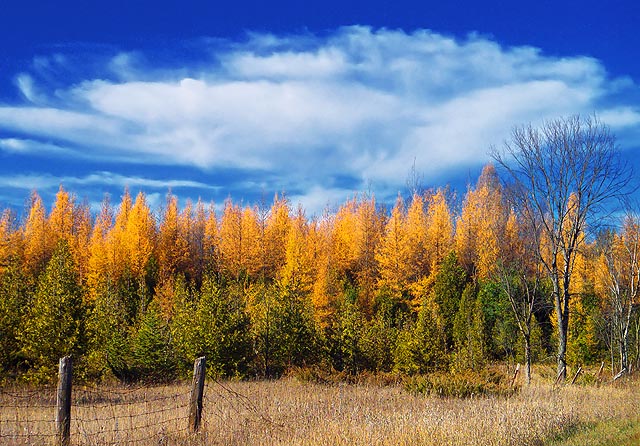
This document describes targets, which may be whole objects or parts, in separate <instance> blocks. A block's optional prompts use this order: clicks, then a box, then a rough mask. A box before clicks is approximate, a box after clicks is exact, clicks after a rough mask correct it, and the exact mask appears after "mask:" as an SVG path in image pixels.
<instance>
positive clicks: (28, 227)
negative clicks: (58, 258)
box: [23, 191, 53, 275]
mask: <svg viewBox="0 0 640 446" xmlns="http://www.w3.org/2000/svg"><path fill="white" fill-rule="evenodd" d="M23 234H24V235H23V237H24V265H25V269H26V270H27V272H28V273H29V274H32V275H38V274H39V273H40V272H42V271H43V270H44V268H45V266H46V264H47V261H48V260H49V258H50V257H51V254H52V253H53V245H52V239H51V236H50V235H49V222H48V221H47V215H46V211H45V209H44V204H43V203H42V199H41V198H40V195H38V193H37V192H35V191H34V192H33V193H32V194H31V206H30V207H29V215H28V216H27V220H26V222H25V225H24V230H23Z"/></svg>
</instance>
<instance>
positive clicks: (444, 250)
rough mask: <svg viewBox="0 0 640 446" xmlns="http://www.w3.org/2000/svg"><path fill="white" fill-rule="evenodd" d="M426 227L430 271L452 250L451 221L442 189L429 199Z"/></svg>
mask: <svg viewBox="0 0 640 446" xmlns="http://www.w3.org/2000/svg"><path fill="white" fill-rule="evenodd" d="M426 226H427V231H426V232H427V233H426V242H425V244H426V249H427V252H428V259H429V260H428V261H429V269H430V271H431V270H432V269H433V268H434V267H436V266H437V265H440V263H442V260H443V259H444V258H445V257H446V256H447V255H448V254H449V253H450V252H451V251H452V250H453V220H452V215H451V210H450V208H449V204H448V203H447V199H446V193H445V190H443V189H438V190H437V192H436V193H435V194H433V195H431V196H430V197H429V200H428V208H427V223H426Z"/></svg>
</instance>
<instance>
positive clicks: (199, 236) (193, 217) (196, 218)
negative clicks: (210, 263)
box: [180, 199, 208, 285]
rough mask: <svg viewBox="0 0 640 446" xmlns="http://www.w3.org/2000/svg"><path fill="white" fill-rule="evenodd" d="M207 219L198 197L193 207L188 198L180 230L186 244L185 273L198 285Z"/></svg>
mask: <svg viewBox="0 0 640 446" xmlns="http://www.w3.org/2000/svg"><path fill="white" fill-rule="evenodd" d="M207 219H208V216H207V211H206V209H205V206H204V203H203V202H202V200H200V199H198V202H197V203H196V205H195V208H194V207H193V204H192V203H191V201H190V200H189V201H187V204H186V206H185V208H184V210H183V211H182V214H181V216H180V227H181V231H182V232H183V233H184V234H186V237H187V245H188V256H187V267H186V268H187V274H188V276H189V277H190V278H191V279H193V280H195V282H196V283H197V284H198V285H199V284H201V283H202V277H203V274H204V270H205V253H206V249H205V240H206V236H205V234H206V227H207Z"/></svg>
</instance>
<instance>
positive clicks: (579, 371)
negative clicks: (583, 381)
mask: <svg viewBox="0 0 640 446" xmlns="http://www.w3.org/2000/svg"><path fill="white" fill-rule="evenodd" d="M581 372H582V366H579V367H578V371H577V372H576V374H575V375H574V376H573V379H572V380H571V384H575V383H576V379H578V376H579V375H580V373H581Z"/></svg>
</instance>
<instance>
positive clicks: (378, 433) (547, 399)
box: [0, 374, 640, 446]
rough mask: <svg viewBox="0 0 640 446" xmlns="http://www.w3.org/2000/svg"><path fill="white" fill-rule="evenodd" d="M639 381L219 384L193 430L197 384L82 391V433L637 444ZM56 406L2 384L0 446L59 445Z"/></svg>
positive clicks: (136, 439) (78, 391)
mask: <svg viewBox="0 0 640 446" xmlns="http://www.w3.org/2000/svg"><path fill="white" fill-rule="evenodd" d="M587 381H588V380H587V379H585V380H584V382H587ZM638 384H639V382H638V379H637V378H636V377H631V378H626V379H623V380H620V381H618V382H615V383H603V384H602V385H596V384H595V383H591V384H584V383H583V384H575V385H570V384H566V385H562V386H556V385H553V383H552V382H551V380H549V379H545V378H542V377H541V376H540V375H538V374H536V375H535V376H534V381H533V384H532V385H531V386H523V387H521V388H520V390H519V391H517V392H516V393H514V394H513V395H511V396H482V397H471V398H465V399H460V398H440V397H435V396H424V395H417V394H413V393H411V392H409V391H407V390H406V388H405V387H403V385H402V383H399V382H397V383H393V382H392V383H382V382H373V381H371V382H363V383H360V384H347V383H324V384H320V383H314V382H303V381H302V380H300V379H299V378H296V377H294V376H290V377H285V378H282V379H279V380H272V381H213V380H208V381H207V383H206V388H205V399H204V414H203V424H202V428H201V430H200V431H199V432H198V433H197V434H192V433H190V432H189V431H188V429H187V406H188V399H189V390H190V385H189V384H188V383H185V384H174V385H168V386H157V387H122V386H105V387H102V386H100V387H92V386H89V387H87V386H76V388H75V390H74V405H73V408H72V435H71V438H72V444H74V445H142V446H150V445H247V446H252V445H308V446H312V445H363V446H364V445H380V446H382V445H407V446H408V445H532V446H533V445H556V446H560V445H562V446H564V445H567V446H569V445H577V444H591V445H605V444H611V445H614V444H616V445H624V444H635V443H633V441H634V439H635V441H636V442H637V439H638V430H637V428H635V427H634V426H635V425H636V424H637V421H639V419H638V413H639V409H640V386H638ZM54 409H55V392H54V391H53V389H12V390H8V389H3V390H2V391H1V392H0V443H2V444H3V445H41V444H47V443H49V444H51V443H54V442H55V436H54V434H55V431H54V429H55V424H54V422H53V419H54V416H55V411H54Z"/></svg>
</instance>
